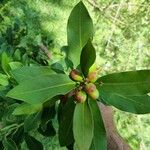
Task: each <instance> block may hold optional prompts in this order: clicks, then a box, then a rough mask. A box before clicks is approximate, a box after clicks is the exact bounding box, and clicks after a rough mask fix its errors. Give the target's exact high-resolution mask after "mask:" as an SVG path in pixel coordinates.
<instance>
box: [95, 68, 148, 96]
mask: <svg viewBox="0 0 150 150" xmlns="http://www.w3.org/2000/svg"><path fill="white" fill-rule="evenodd" d="M97 83H102V84H101V85H100V86H99V92H100V96H101V97H102V99H105V97H106V96H107V94H108V93H118V94H121V95H143V94H147V93H148V92H150V70H139V71H128V72H121V73H113V74H109V75H106V76H103V77H101V78H99V79H98V81H97Z"/></svg>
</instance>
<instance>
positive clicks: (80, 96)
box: [75, 91, 87, 103]
mask: <svg viewBox="0 0 150 150" xmlns="http://www.w3.org/2000/svg"><path fill="white" fill-rule="evenodd" d="M75 99H76V101H77V102H78V103H84V102H85V101H86V99H87V95H86V93H85V92H84V91H77V92H76V93H75Z"/></svg>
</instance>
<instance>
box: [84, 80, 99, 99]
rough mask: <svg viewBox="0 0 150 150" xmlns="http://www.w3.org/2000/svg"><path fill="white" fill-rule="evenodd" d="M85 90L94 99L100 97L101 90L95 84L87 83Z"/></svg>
mask: <svg viewBox="0 0 150 150" xmlns="http://www.w3.org/2000/svg"><path fill="white" fill-rule="evenodd" d="M85 91H86V92H87V93H88V95H89V96H90V97H91V98H92V99H98V97H99V91H98V90H97V88H96V86H95V84H93V83H88V84H87V85H85Z"/></svg>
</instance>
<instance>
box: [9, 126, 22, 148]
mask: <svg viewBox="0 0 150 150" xmlns="http://www.w3.org/2000/svg"><path fill="white" fill-rule="evenodd" d="M11 137H12V139H13V141H14V142H15V143H16V145H17V147H18V149H19V147H20V146H21V143H22V142H23V139H24V128H23V126H21V127H20V128H18V129H17V131H16V132H13V133H12V135H11Z"/></svg>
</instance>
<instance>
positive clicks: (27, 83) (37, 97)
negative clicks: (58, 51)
mask: <svg viewBox="0 0 150 150" xmlns="http://www.w3.org/2000/svg"><path fill="white" fill-rule="evenodd" d="M74 86H75V83H74V82H73V81H72V80H71V79H69V77H67V76H66V75H63V74H57V75H55V74H52V75H50V76H40V77H35V78H34V79H30V80H24V81H23V82H21V83H20V84H19V85H18V86H16V87H15V88H14V89H12V90H11V91H10V92H8V94H7V96H8V97H11V98H14V99H18V100H22V101H25V102H27V103H30V104H39V103H44V102H46V101H48V100H50V99H51V98H53V97H54V96H56V95H61V94H66V93H68V92H69V91H71V90H72V89H74ZM52 102H53V101H52Z"/></svg>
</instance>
